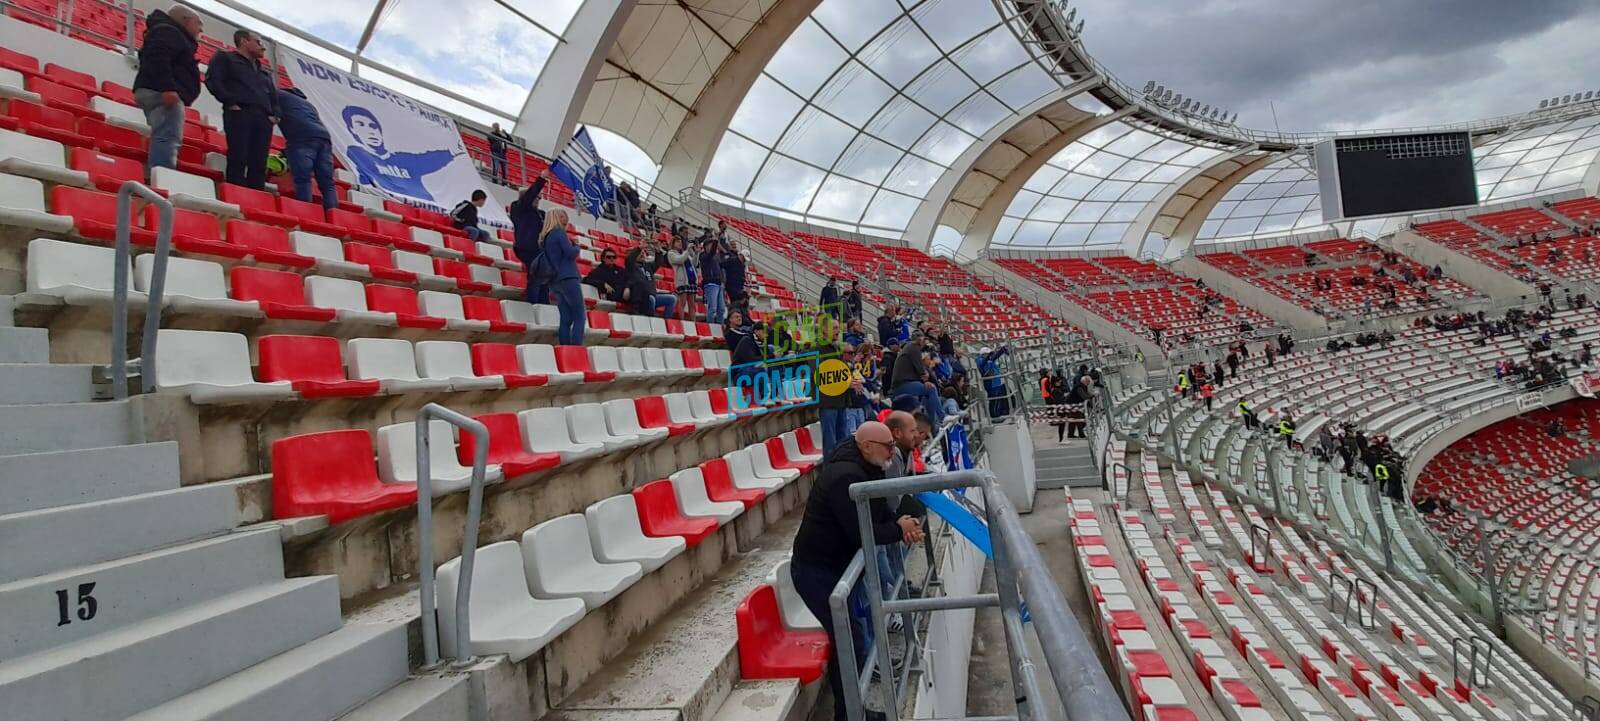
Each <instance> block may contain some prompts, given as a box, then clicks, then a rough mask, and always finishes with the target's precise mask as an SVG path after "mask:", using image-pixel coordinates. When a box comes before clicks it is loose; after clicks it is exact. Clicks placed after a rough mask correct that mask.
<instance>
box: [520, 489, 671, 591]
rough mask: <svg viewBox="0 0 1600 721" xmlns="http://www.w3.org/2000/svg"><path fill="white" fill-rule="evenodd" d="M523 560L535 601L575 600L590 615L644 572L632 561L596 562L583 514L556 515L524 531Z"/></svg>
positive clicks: (624, 589)
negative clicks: (586, 608) (587, 610)
mask: <svg viewBox="0 0 1600 721" xmlns="http://www.w3.org/2000/svg"><path fill="white" fill-rule="evenodd" d="M522 559H523V564H524V570H525V571H526V572H527V576H528V589H529V590H530V591H532V592H533V596H534V598H578V599H582V600H583V604H584V606H586V607H588V609H589V610H590V611H593V610H595V609H597V608H600V607H601V606H604V605H605V604H606V602H607V601H610V600H611V599H613V598H616V597H617V596H618V595H619V594H621V593H622V592H623V591H626V590H628V587H629V586H632V585H633V583H634V582H635V581H637V580H639V577H640V576H642V575H644V568H643V567H642V566H640V565H639V564H637V563H634V562H632V561H622V562H619V563H609V562H606V563H603V562H601V561H599V560H596V558H595V554H594V549H593V547H591V546H590V545H589V526H588V524H587V523H585V522H584V516H583V514H581V513H569V514H567V515H565V516H557V517H555V518H552V519H550V520H548V521H545V522H544V523H540V524H539V525H537V526H534V527H533V528H530V529H528V530H526V531H524V532H523V533H522Z"/></svg>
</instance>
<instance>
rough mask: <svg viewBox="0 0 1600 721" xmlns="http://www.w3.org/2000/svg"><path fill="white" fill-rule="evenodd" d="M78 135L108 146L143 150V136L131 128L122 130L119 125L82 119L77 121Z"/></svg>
mask: <svg viewBox="0 0 1600 721" xmlns="http://www.w3.org/2000/svg"><path fill="white" fill-rule="evenodd" d="M78 133H79V134H81V135H86V136H88V137H91V138H94V139H95V140H99V141H103V142H105V143H107V144H110V145H119V146H122V147H124V148H133V149H136V150H142V149H143V148H144V134H143V133H140V132H139V131H137V130H134V129H133V128H124V127H122V126H121V125H112V124H111V123H108V122H105V121H103V120H95V119H94V118H84V119H82V120H79V121H78Z"/></svg>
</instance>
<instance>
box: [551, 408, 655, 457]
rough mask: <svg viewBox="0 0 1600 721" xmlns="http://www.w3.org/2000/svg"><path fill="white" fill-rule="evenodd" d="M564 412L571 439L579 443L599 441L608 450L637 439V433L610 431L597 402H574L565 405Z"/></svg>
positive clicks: (604, 414) (635, 441)
mask: <svg viewBox="0 0 1600 721" xmlns="http://www.w3.org/2000/svg"><path fill="white" fill-rule="evenodd" d="M629 403H630V404H631V403H632V401H629ZM566 413H567V428H568V429H570V430H571V431H572V440H574V441H577V442H579V443H600V444H603V445H604V446H605V447H606V450H608V451H610V450H616V449H618V448H624V447H627V446H630V445H633V444H634V443H637V442H638V441H639V436H637V435H632V434H630V435H625V436H623V435H617V434H615V433H612V432H611V430H610V428H609V427H608V426H607V425H606V413H605V410H604V409H603V408H601V407H600V404H599V403H574V404H572V405H570V406H567V407H566Z"/></svg>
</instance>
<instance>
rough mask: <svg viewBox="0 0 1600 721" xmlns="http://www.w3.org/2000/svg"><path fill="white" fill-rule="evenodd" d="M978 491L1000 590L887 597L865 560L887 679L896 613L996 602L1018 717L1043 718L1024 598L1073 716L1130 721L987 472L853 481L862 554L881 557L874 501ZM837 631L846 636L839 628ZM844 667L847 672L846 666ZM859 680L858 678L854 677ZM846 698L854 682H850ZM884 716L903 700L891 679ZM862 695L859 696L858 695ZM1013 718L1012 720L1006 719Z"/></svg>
mask: <svg viewBox="0 0 1600 721" xmlns="http://www.w3.org/2000/svg"><path fill="white" fill-rule="evenodd" d="M966 488H977V489H978V490H979V492H980V496H981V499H982V502H983V509H984V516H985V519H984V520H985V521H986V522H987V526H988V529H989V537H990V542H991V544H992V550H993V559H994V571H995V583H996V587H997V591H998V592H997V593H995V594H975V595H969V596H943V597H937V598H918V599H897V598H890V599H885V598H884V597H883V585H882V584H883V580H884V579H882V578H881V577H880V574H879V571H878V567H877V566H878V564H877V563H865V562H863V563H861V565H862V566H864V567H865V577H866V596H867V602H868V606H869V607H870V612H871V617H870V619H869V620H870V622H871V623H872V628H873V631H874V637H875V642H876V645H877V658H876V663H877V666H878V668H879V669H880V675H881V676H882V678H884V679H886V680H887V679H889V678H891V674H892V669H891V665H890V660H889V645H888V644H889V641H888V634H889V628H888V620H889V616H891V615H895V614H918V613H929V612H933V611H942V610H953V609H964V608H972V609H976V608H987V607H994V606H998V607H999V608H1000V611H1001V616H1002V621H1003V624H1002V625H1003V629H1004V631H1005V637H1006V645H1007V651H1008V653H1009V656H1010V661H1011V671H1012V674H1011V678H1012V682H1013V684H1014V685H1015V689H1014V691H1015V693H1016V696H1015V697H1016V698H1017V715H1016V717H1015V718H1016V719H1018V721H1032V720H1033V719H1036V718H1043V715H1042V714H1041V707H1038V706H1037V705H1036V704H1038V703H1039V701H1040V700H1041V699H1042V698H1043V697H1042V696H1041V695H1040V690H1039V689H1040V688H1041V687H1040V679H1039V675H1038V670H1039V669H1038V665H1037V664H1036V663H1034V661H1033V659H1032V658H1031V656H1030V652H1029V650H1028V646H1027V642H1026V637H1025V636H1024V632H1023V623H1024V620H1023V608H1022V604H1023V600H1024V599H1026V601H1027V604H1028V613H1029V614H1030V616H1031V621H1032V623H1033V625H1034V629H1035V631H1036V633H1037V635H1038V638H1039V644H1040V647H1041V648H1042V650H1043V652H1044V656H1045V661H1046V662H1047V664H1048V667H1049V672H1050V679H1051V682H1052V683H1053V685H1054V686H1055V690H1056V692H1057V694H1058V695H1059V697H1060V698H1061V700H1062V703H1063V705H1064V708H1065V711H1066V718H1068V719H1071V720H1072V721H1127V719H1128V713H1127V710H1126V709H1125V707H1124V706H1123V705H1122V701H1121V699H1120V697H1119V695H1118V693H1117V691H1116V688H1115V687H1114V686H1112V684H1111V681H1110V679H1109V678H1108V677H1107V676H1106V672H1105V669H1104V668H1103V667H1102V666H1101V665H1100V662H1099V660H1098V658H1099V657H1098V655H1097V653H1096V651H1095V649H1094V647H1093V646H1092V645H1091V644H1090V643H1089V640H1088V638H1087V637H1086V636H1085V635H1084V633H1083V629H1082V628H1080V627H1079V626H1078V623H1077V620H1076V617H1074V616H1073V615H1072V612H1071V610H1070V609H1069V608H1068V607H1067V603H1066V599H1065V598H1064V597H1063V596H1062V594H1061V589H1060V588H1059V587H1058V586H1057V585H1056V582H1055V579H1054V578H1053V577H1052V576H1051V574H1050V571H1049V569H1048V568H1047V567H1046V566H1045V563H1044V559H1043V558H1042V557H1040V555H1039V551H1038V549H1037V548H1035V546H1034V543H1033V540H1032V539H1031V538H1030V537H1029V536H1028V533H1027V531H1026V530H1025V529H1023V527H1022V520H1021V518H1020V517H1019V516H1018V515H1017V511H1016V509H1015V507H1013V506H1012V504H1011V501H1010V500H1009V499H1008V498H1006V495H1005V492H1004V491H1003V490H1002V489H1001V488H1000V485H999V483H998V482H997V481H996V480H995V478H994V475H993V474H991V473H990V472H988V471H986V470H971V471H956V472H951V473H941V474H934V475H923V476H909V477H904V478H893V479H885V480H879V481H868V482H864V483H856V484H854V485H852V486H850V498H851V500H852V501H853V502H855V504H856V518H857V522H858V524H859V528H860V531H861V539H862V543H863V549H862V555H861V556H858V557H857V559H858V560H860V559H862V558H875V557H876V555H877V548H878V544H877V542H876V541H875V540H874V538H873V534H872V516H871V511H870V509H869V503H870V502H871V501H872V500H873V499H875V498H886V497H894V496H900V495H904V494H908V493H919V492H925V491H927V492H943V491H948V490H956V489H966ZM849 592H850V590H849V586H846V585H843V584H841V586H839V587H836V588H835V589H834V594H833V596H832V597H830V599H829V602H830V604H831V605H832V607H833V608H834V609H838V608H839V607H840V604H841V603H842V602H843V601H844V599H845V598H846V597H847V596H848V594H849ZM836 635H838V636H845V635H847V633H845V632H840V633H838V634H836ZM840 662H841V663H842V664H848V663H851V662H853V655H851V654H843V653H841V654H840ZM841 669H842V670H847V668H846V667H844V666H842V667H841ZM852 678H854V677H852ZM844 686H845V690H846V694H847V699H846V701H847V703H848V702H849V699H848V694H849V691H850V686H851V684H850V683H846V684H844ZM883 693H884V706H885V709H884V713H885V715H886V716H887V718H889V719H892V720H893V721H899V719H900V718H901V717H900V704H899V700H898V696H897V695H896V692H895V689H894V687H893V684H892V683H887V682H886V683H885V684H884V688H883ZM858 700H859V699H858ZM861 718H862V715H861V714H860V708H859V707H858V708H856V709H855V710H854V711H853V712H852V714H851V716H850V719H851V721H861ZM1006 718H1011V717H1006Z"/></svg>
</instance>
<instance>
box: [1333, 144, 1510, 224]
mask: <svg viewBox="0 0 1600 721" xmlns="http://www.w3.org/2000/svg"><path fill="white" fill-rule="evenodd" d="M1315 153H1316V162H1317V184H1318V186H1319V188H1320V190H1321V193H1322V216H1323V219H1324V220H1326V221H1329V222H1332V221H1335V220H1348V219H1355V218H1371V217H1377V216H1384V215H1401V214H1407V213H1418V212H1424V211H1434V210H1445V209H1449V208H1460V207H1467V206H1473V205H1477V204H1478V180H1477V176H1476V175H1475V174H1474V173H1473V170H1472V136H1471V135H1469V134H1467V133H1465V132H1450V133H1414V134H1409V135H1373V136H1362V137H1353V138H1334V139H1332V140H1325V141H1322V142H1321V143H1318V144H1317V145H1316V149H1315Z"/></svg>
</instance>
